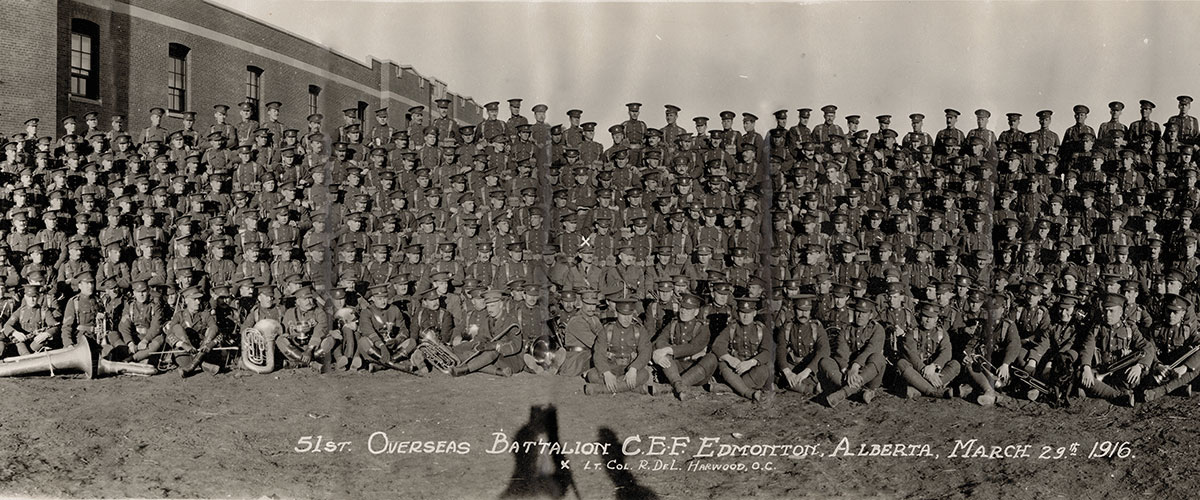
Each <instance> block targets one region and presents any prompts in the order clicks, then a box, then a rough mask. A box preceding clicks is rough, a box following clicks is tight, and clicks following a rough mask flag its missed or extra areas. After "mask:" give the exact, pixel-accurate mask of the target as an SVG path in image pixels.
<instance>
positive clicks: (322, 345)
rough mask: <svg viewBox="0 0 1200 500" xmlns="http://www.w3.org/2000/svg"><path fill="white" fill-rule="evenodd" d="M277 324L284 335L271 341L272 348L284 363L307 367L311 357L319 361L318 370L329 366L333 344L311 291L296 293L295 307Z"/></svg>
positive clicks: (327, 322) (320, 309)
mask: <svg viewBox="0 0 1200 500" xmlns="http://www.w3.org/2000/svg"><path fill="white" fill-rule="evenodd" d="M280 324H282V325H283V331H284V335H279V336H277V337H275V346H276V347H278V348H279V352H281V353H283V355H284V357H286V358H287V359H288V361H290V362H292V363H294V364H297V365H299V366H308V364H309V363H311V362H312V360H313V358H314V357H315V358H317V359H319V360H321V366H322V367H328V366H330V364H331V363H332V361H333V350H334V349H335V348H336V347H337V345H336V342H337V340H336V339H335V338H334V336H333V335H332V332H330V330H329V316H328V315H327V314H326V313H325V309H323V308H321V307H317V301H316V297H315V296H314V295H313V291H312V289H311V288H309V287H303V288H301V289H300V290H298V291H297V292H296V306H295V307H292V308H289V309H288V310H287V312H285V313H284V314H283V319H282V321H280Z"/></svg>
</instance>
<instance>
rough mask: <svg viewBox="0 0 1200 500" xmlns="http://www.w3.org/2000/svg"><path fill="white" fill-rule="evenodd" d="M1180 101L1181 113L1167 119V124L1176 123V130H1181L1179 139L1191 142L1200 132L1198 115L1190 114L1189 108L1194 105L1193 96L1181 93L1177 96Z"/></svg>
mask: <svg viewBox="0 0 1200 500" xmlns="http://www.w3.org/2000/svg"><path fill="white" fill-rule="evenodd" d="M1175 99H1176V100H1178V101H1179V114H1178V115H1175V116H1172V117H1170V118H1168V119H1167V125H1175V130H1176V131H1178V132H1179V140H1180V141H1183V142H1185V143H1189V144H1190V143H1191V142H1192V141H1193V140H1194V139H1195V138H1196V134H1197V133H1200V123H1197V121H1196V117H1194V116H1190V115H1188V110H1189V109H1191V107H1192V97H1191V96H1186V95H1181V96H1179V97H1176V98H1175Z"/></svg>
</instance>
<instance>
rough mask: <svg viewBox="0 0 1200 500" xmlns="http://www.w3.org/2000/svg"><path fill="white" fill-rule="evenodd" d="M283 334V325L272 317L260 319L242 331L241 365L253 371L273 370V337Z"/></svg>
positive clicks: (266, 371)
mask: <svg viewBox="0 0 1200 500" xmlns="http://www.w3.org/2000/svg"><path fill="white" fill-rule="evenodd" d="M282 334H283V325H281V324H279V322H278V321H276V320H273V319H260V320H258V322H257V323H255V324H254V326H252V327H250V328H247V329H245V330H243V331H242V366H245V367H246V369H248V370H250V371H252V372H255V373H271V372H273V371H275V337H278V336H279V335H282Z"/></svg>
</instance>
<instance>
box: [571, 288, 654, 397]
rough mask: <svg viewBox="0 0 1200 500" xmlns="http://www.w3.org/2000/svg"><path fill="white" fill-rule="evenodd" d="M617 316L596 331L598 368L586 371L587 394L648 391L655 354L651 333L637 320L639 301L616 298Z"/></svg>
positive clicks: (585, 388)
mask: <svg viewBox="0 0 1200 500" xmlns="http://www.w3.org/2000/svg"><path fill="white" fill-rule="evenodd" d="M611 302H613V303H614V304H615V306H614V309H615V310H616V313H617V317H616V319H615V320H613V321H609V322H607V323H605V324H604V325H602V326H601V328H600V330H599V331H598V332H596V344H595V349H594V352H593V355H592V363H594V364H595V368H592V369H591V370H588V372H587V373H585V374H584V379H586V380H587V381H588V384H587V385H585V386H584V394H588V395H596V394H605V393H608V394H616V393H619V392H638V393H642V394H645V393H646V392H647V383H648V382H649V381H650V370H649V363H650V357H651V355H652V350H653V347H652V344H651V342H650V334H649V333H648V332H647V331H646V329H645V327H643V326H642V323H641V321H638V319H637V317H636V314H637V301H636V300H634V299H615V300H612V301H611Z"/></svg>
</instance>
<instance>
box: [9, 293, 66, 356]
mask: <svg viewBox="0 0 1200 500" xmlns="http://www.w3.org/2000/svg"><path fill="white" fill-rule="evenodd" d="M59 324H60V322H59V320H58V318H57V314H56V312H55V311H53V310H51V308H50V307H49V306H47V304H46V301H45V300H44V298H43V297H42V286H41V285H37V284H33V283H26V284H25V287H24V296H23V297H22V298H21V306H20V307H18V308H17V310H16V311H13V313H12V315H10V316H8V318H7V321H5V322H4V331H3V336H4V342H5V343H11V344H14V345H16V346H17V354H19V355H26V354H32V353H35V352H38V351H41V350H42V348H43V347H46V346H47V344H48V343H49V342H50V340H51V339H53V338H54V337H57V336H58V333H59V330H60V328H59ZM5 348H6V349H7V347H5ZM3 354H4V352H3V351H0V356H2V355H3Z"/></svg>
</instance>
